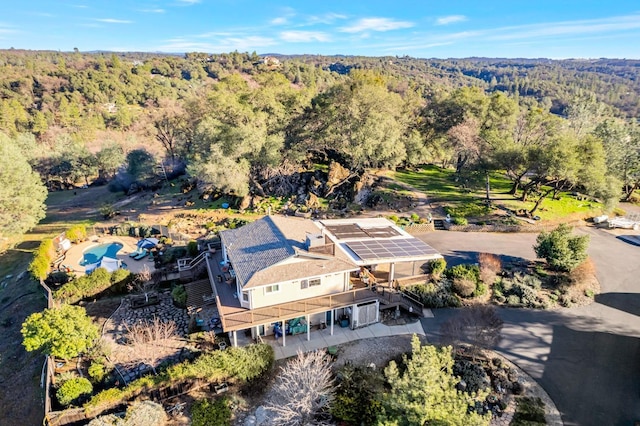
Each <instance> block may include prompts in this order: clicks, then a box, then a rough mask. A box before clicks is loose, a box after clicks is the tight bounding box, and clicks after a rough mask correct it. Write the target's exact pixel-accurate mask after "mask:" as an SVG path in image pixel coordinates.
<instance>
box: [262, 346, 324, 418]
mask: <svg viewBox="0 0 640 426" xmlns="http://www.w3.org/2000/svg"><path fill="white" fill-rule="evenodd" d="M330 363H331V359H330V358H329V357H328V356H327V354H326V353H324V352H322V351H313V352H307V353H302V352H301V351H300V350H298V356H297V358H295V359H293V360H291V361H289V362H288V363H287V364H286V365H285V366H284V367H281V371H280V374H279V375H278V379H277V381H276V383H275V388H274V397H273V398H272V399H271V400H270V401H269V403H268V404H267V406H266V408H267V410H269V411H270V412H271V413H272V414H273V417H272V420H273V423H274V424H278V425H283V426H302V425H308V424H315V425H318V424H322V422H321V421H319V420H318V417H319V415H320V414H322V413H323V412H326V411H327V409H328V408H329V406H330V404H331V401H332V399H333V393H334V390H335V385H334V381H333V378H332V376H331V367H330Z"/></svg>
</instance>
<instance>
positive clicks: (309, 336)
mask: <svg viewBox="0 0 640 426" xmlns="http://www.w3.org/2000/svg"><path fill="white" fill-rule="evenodd" d="M309 340H311V321H309V315H307V342H308V341H309Z"/></svg>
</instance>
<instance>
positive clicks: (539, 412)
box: [511, 397, 547, 426]
mask: <svg viewBox="0 0 640 426" xmlns="http://www.w3.org/2000/svg"><path fill="white" fill-rule="evenodd" d="M546 424H547V421H546V419H545V418H544V402H542V400H541V399H540V398H538V397H536V398H529V397H521V398H518V403H517V404H516V412H515V414H514V416H513V419H512V420H511V426H536V425H546Z"/></svg>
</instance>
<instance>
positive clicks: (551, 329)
mask: <svg viewBox="0 0 640 426" xmlns="http://www.w3.org/2000/svg"><path fill="white" fill-rule="evenodd" d="M623 297H625V296H623V295H620V296H616V295H614V296H613V297H612V299H611V300H613V301H616V303H617V301H618V298H623ZM603 303H604V302H603ZM629 309H635V308H634V307H629ZM458 311H459V310H457V309H442V310H436V311H435V318H432V319H423V320H422V321H423V325H424V328H425V331H426V333H427V338H428V340H429V341H430V342H435V343H438V342H439V341H440V337H441V336H440V332H439V327H440V325H441V324H442V323H443V322H445V321H446V320H447V319H449V318H451V317H452V316H454V315H456V314H457V312H458ZM498 312H499V314H500V316H501V317H502V319H503V320H504V322H505V324H504V327H503V330H502V340H501V342H500V343H499V344H498V347H497V348H495V349H496V350H497V351H499V352H500V353H501V354H503V355H504V356H506V357H507V358H509V359H510V360H511V361H513V362H515V363H516V364H517V365H518V366H519V367H521V368H522V369H524V370H525V371H526V372H527V373H529V374H530V375H531V376H533V377H534V378H535V379H536V380H537V381H538V383H540V385H542V387H543V388H544V389H545V390H546V391H547V393H548V394H549V396H550V397H551V399H553V401H554V402H555V404H556V406H557V408H558V410H559V411H560V413H561V415H562V420H563V422H564V424H565V425H568V426H569V425H571V426H574V425H580V426H589V425H594V426H595V425H631V424H634V423H633V422H634V421H636V420H640V383H639V382H638V377H639V374H640V339H638V338H635V337H630V336H628V334H632V333H633V330H630V329H629V330H626V329H619V330H616V331H615V334H614V333H603V332H596V331H592V330H593V329H595V328H597V327H598V320H596V319H594V318H585V317H577V316H574V315H572V314H571V313H569V312H568V311H566V310H558V311H535V310H526V309H508V308H505V309H499V310H498Z"/></svg>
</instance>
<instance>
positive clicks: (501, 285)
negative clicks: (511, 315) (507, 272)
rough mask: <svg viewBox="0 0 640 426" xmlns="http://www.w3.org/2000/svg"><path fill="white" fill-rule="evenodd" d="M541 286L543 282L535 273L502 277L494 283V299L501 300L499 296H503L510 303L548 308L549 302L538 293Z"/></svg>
mask: <svg viewBox="0 0 640 426" xmlns="http://www.w3.org/2000/svg"><path fill="white" fill-rule="evenodd" d="M541 288H542V282H541V281H540V279H539V278H538V277H536V276H535V275H524V274H520V273H517V274H515V275H514V276H513V278H502V279H500V281H498V282H497V283H496V284H495V285H494V288H493V290H494V296H495V297H494V299H495V300H496V301H498V302H499V299H498V296H503V297H504V298H506V303H507V304H508V305H512V306H525V307H527V308H534V309H546V308H547V307H548V306H547V304H546V303H545V301H544V300H543V299H542V297H540V296H539V295H538V292H539V291H540V289H541Z"/></svg>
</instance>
